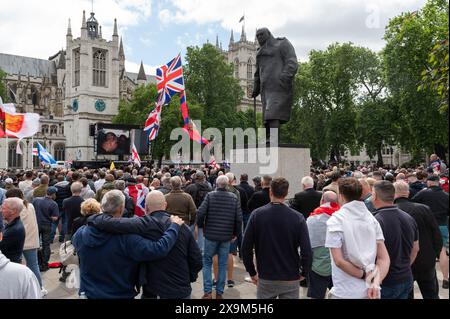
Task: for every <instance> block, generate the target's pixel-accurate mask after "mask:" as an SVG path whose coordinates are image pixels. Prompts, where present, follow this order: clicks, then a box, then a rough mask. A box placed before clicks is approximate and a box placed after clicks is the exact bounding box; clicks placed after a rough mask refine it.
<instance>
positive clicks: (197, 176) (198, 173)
mask: <svg viewBox="0 0 450 319" xmlns="http://www.w3.org/2000/svg"><path fill="white" fill-rule="evenodd" d="M195 177H196V178H202V177H205V173H203V172H202V171H197V173H195Z"/></svg>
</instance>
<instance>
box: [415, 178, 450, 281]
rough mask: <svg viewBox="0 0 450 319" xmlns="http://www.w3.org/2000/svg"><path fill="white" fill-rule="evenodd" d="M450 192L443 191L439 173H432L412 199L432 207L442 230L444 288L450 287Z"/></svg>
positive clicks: (441, 258)
mask: <svg viewBox="0 0 450 319" xmlns="http://www.w3.org/2000/svg"><path fill="white" fill-rule="evenodd" d="M448 199H449V198H448V194H447V193H446V192H444V191H443V189H442V187H441V185H440V182H439V176H438V175H435V174H433V175H430V176H428V178H427V188H425V189H423V190H421V191H420V192H418V193H417V194H416V195H415V196H414V197H413V198H412V201H413V202H416V203H420V204H424V205H427V206H428V207H430V209H431V212H432V213H433V215H434V217H435V218H436V221H437V223H438V225H439V230H440V231H441V235H442V241H443V247H442V250H441V254H440V257H439V264H440V268H441V271H442V275H443V277H444V279H443V282H442V288H444V289H448V256H447V249H448V214H449V208H448Z"/></svg>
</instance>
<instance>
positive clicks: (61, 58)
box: [49, 50, 66, 74]
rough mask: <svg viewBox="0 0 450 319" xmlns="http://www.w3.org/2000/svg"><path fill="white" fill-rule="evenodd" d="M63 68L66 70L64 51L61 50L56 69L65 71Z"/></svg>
mask: <svg viewBox="0 0 450 319" xmlns="http://www.w3.org/2000/svg"><path fill="white" fill-rule="evenodd" d="M65 68H66V55H65V54H64V50H61V51H60V53H59V62H58V67H57V69H65ZM49 74H50V73H49Z"/></svg>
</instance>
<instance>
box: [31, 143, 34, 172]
mask: <svg viewBox="0 0 450 319" xmlns="http://www.w3.org/2000/svg"><path fill="white" fill-rule="evenodd" d="M33 148H34V136H31V170H33V164H34V163H33V160H34V158H33Z"/></svg>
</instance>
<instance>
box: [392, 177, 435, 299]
mask: <svg viewBox="0 0 450 319" xmlns="http://www.w3.org/2000/svg"><path fill="white" fill-rule="evenodd" d="M394 187H395V200H394V203H395V204H396V205H397V206H398V208H400V209H401V210H403V211H404V212H407V213H408V214H409V215H411V216H412V218H414V220H415V221H416V223H417V227H418V229H419V252H418V254H417V257H416V260H415V261H414V263H413V264H412V266H411V269H412V272H413V278H414V280H415V281H417V284H418V285H419V289H420V293H421V294H422V297H423V299H439V285H438V281H437V276H436V258H439V254H440V253H441V249H442V238H441V233H440V231H439V226H438V224H437V222H436V219H435V218H434V216H433V214H432V212H431V210H430V208H429V207H428V206H426V205H423V204H419V203H414V202H412V201H411V200H410V199H409V191H410V188H409V187H410V186H409V185H408V184H407V183H406V182H404V181H399V182H395V183H394ZM409 297H410V299H413V298H414V292H413V291H411V294H410V296H409Z"/></svg>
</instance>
